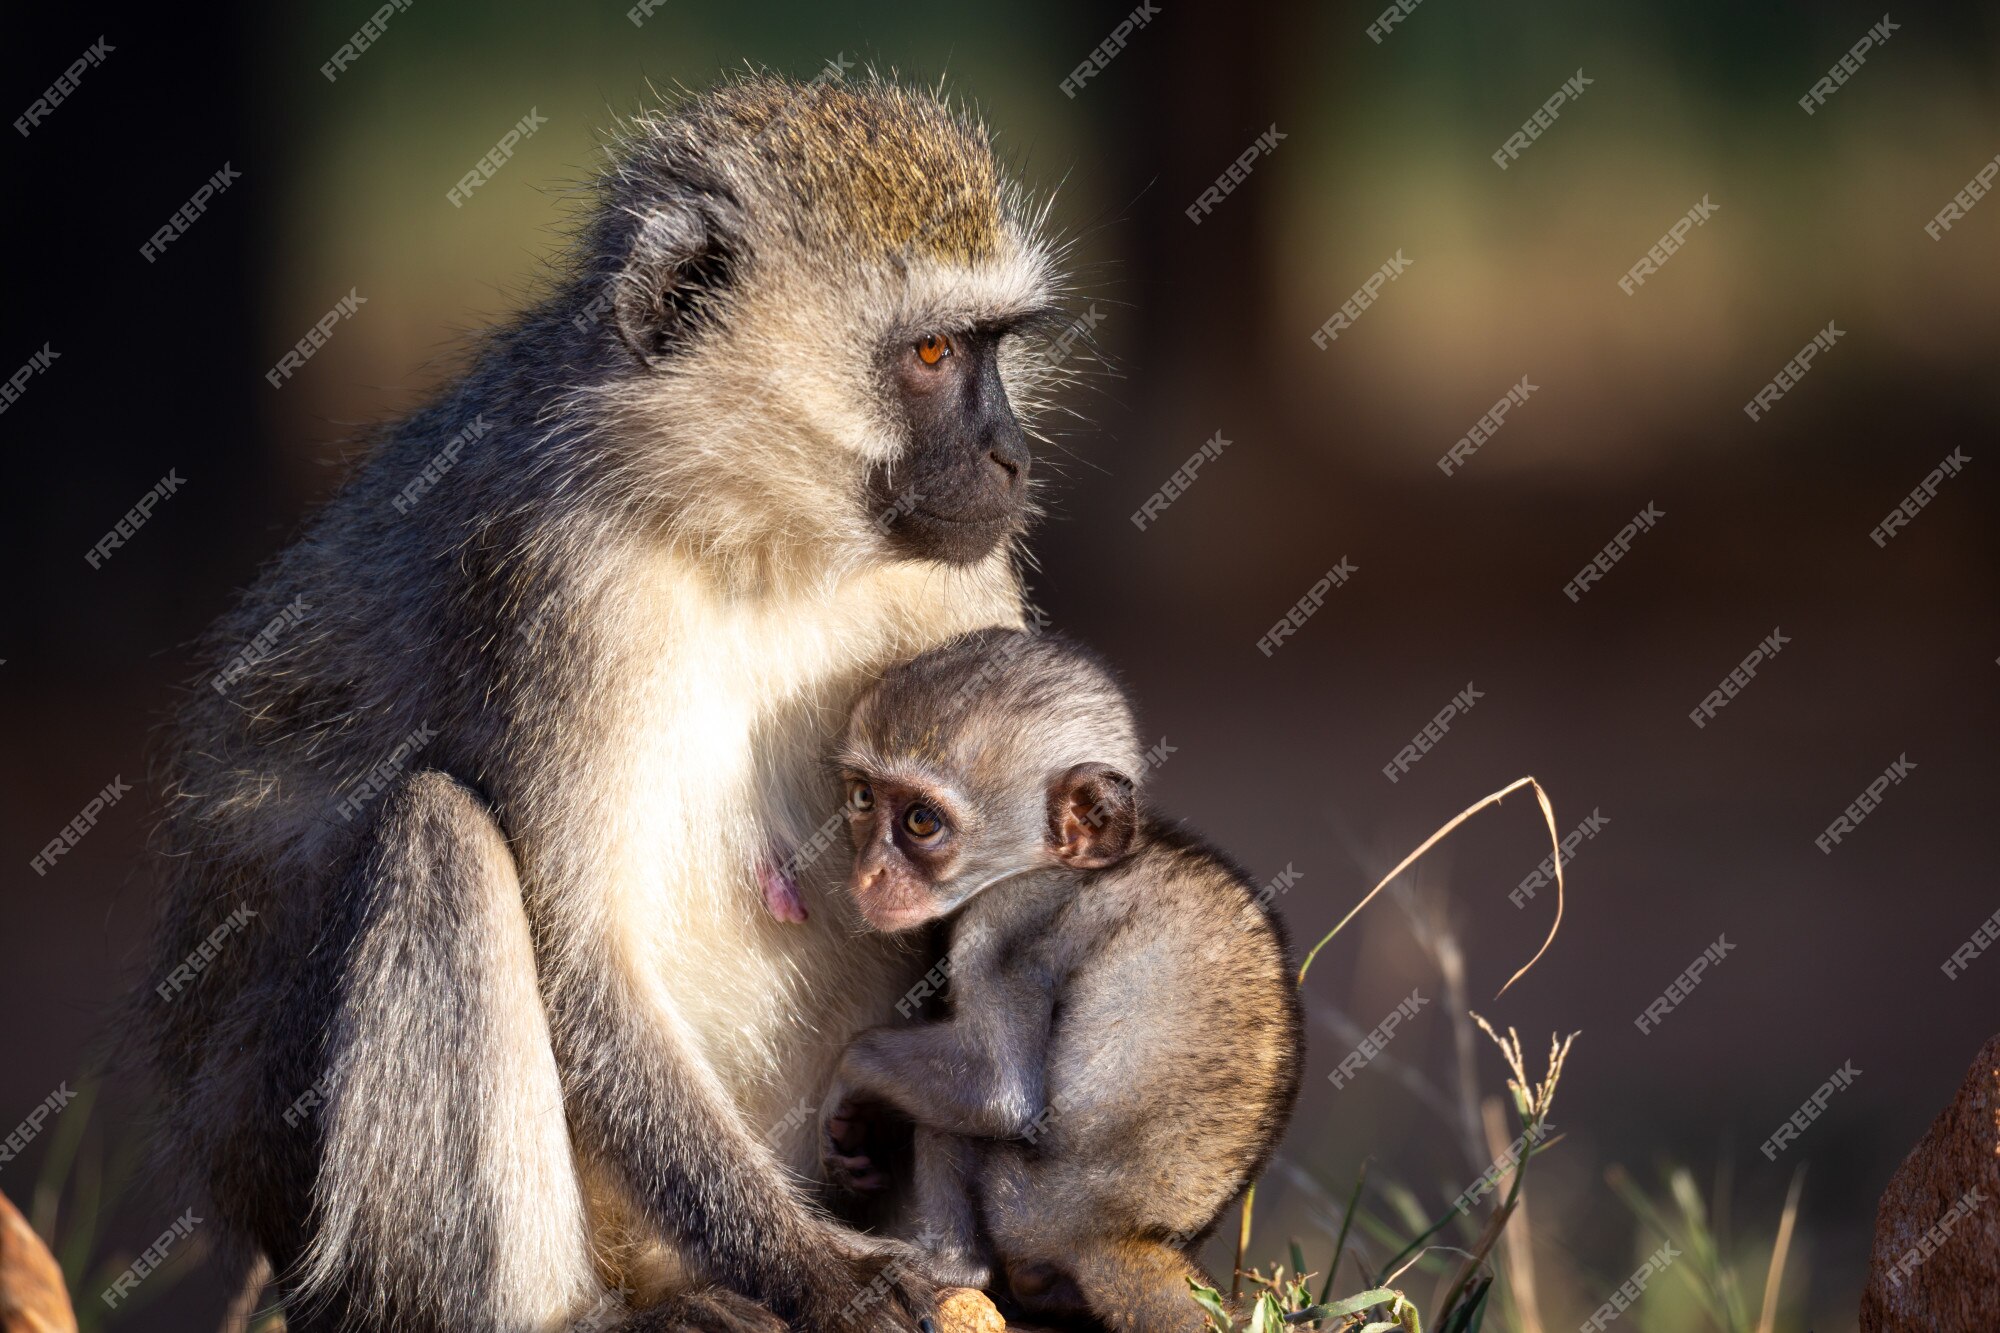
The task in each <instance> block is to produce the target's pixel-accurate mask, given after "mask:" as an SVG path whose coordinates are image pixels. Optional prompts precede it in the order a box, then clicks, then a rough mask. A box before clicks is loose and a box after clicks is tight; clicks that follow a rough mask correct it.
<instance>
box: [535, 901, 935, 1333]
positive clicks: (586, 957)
mask: <svg viewBox="0 0 2000 1333" xmlns="http://www.w3.org/2000/svg"><path fill="white" fill-rule="evenodd" d="M571 893H572V898H573V899H574V898H579V897H580V898H583V899H584V901H585V902H590V899H589V897H588V890H587V889H583V888H581V887H577V888H573V889H572V890H571ZM614 919H615V918H613V917H612V915H611V914H610V913H609V912H608V911H606V910H605V907H604V905H603V904H602V903H601V902H598V903H593V904H592V905H591V906H587V907H585V908H584V909H583V910H581V911H572V912H570V913H567V914H565V916H564V918H563V920H562V922H561V931H560V932H556V931H548V932H545V933H544V935H543V936H542V938H541V941H540V942H541V944H542V948H541V950H540V952H541V955H542V956H541V957H540V958H539V959H538V962H539V963H540V968H541V972H542V984H543V993H544V994H545V996H546V997H547V1000H548V1006H549V1012H550V1016H551V1020H552V1022H551V1027H552V1035H553V1039H554V1045H555V1055H556V1065H557V1067H558V1069H559V1070H560V1071H561V1074H562V1079H563V1087H564V1094H565V1095H564V1101H565V1104H566V1107H567V1110H568V1112H569V1121H570V1126H571V1132H572V1133H573V1135H574V1136H575V1138H576V1141H577V1146H578V1147H579V1148H580V1149H581V1150H582V1151H583V1153H584V1154H586V1155H588V1156H594V1157H597V1158H599V1159H601V1160H606V1161H609V1162H611V1163H613V1164H614V1165H615V1166H616V1167H617V1169H618V1170H619V1172H620V1173H621V1174H622V1175H623V1176H624V1178H625V1180H626V1181H627V1182H628V1183H629V1186H630V1188H631V1189H632V1191H633V1193H634V1195H635V1196H636V1198H637V1199H638V1201H639V1203H640V1205H641V1207H642V1208H644V1210H645V1211H646V1213H647V1215H648V1216H649V1218H650V1219H651V1220H652V1222H653V1223H654V1224H655V1225H656V1226H658V1227H659V1228H660V1229H661V1231H662V1232H664V1233H665V1234H666V1235H667V1236H668V1237H670V1238H671V1239H672V1241H673V1242H674V1244H675V1246H676V1248H677V1250H678V1252H679V1253H680V1255H681V1256H682V1257H683V1258H684V1259H685V1260H686V1262H687V1264H688V1267H689V1269H690V1270H691V1271H693V1272H694V1273H697V1274H699V1275H700V1276H701V1277H702V1278H704V1279H706V1280H708V1281H711V1282H716V1283H719V1284H721V1285H722V1286H724V1287H727V1288H729V1289H730V1290H732V1291H734V1292H737V1293H740V1294H742V1295H746V1296H750V1297H752V1298H754V1299H756V1300H758V1301H761V1302H763V1303H764V1304H766V1305H767V1306H768V1307H769V1308H770V1309H771V1310H772V1311H774V1312H775V1313H777V1314H778V1315H779V1316H781V1317H782V1318H784V1319H786V1320H787V1321H789V1323H790V1324H791V1326H792V1327H793V1328H794V1329H797V1330H806V1331H809V1333H836V1331H837V1330H840V1329H842V1328H843V1327H844V1326H845V1325H846V1324H847V1323H849V1322H851V1317H852V1311H851V1310H847V1309H846V1307H847V1306H848V1305H850V1304H851V1303H853V1302H855V1301H857V1300H862V1299H864V1293H865V1292H866V1291H868V1290H869V1289H875V1295H873V1296H872V1297H867V1298H866V1308H867V1309H868V1312H869V1319H870V1320H871V1321H872V1322H871V1324H870V1327H871V1328H881V1329H884V1330H891V1329H893V1330H896V1331H897V1333H914V1330H915V1329H916V1325H917V1317H918V1314H919V1313H920V1312H922V1311H925V1310H927V1309H928V1302H929V1300H930V1296H929V1293H928V1288H927V1287H926V1286H925V1285H924V1280H923V1278H922V1276H921V1274H920V1273H919V1272H918V1271H916V1270H912V1269H908V1268H907V1265H906V1262H905V1261H906V1260H907V1259H908V1257H909V1254H910V1252H909V1251H908V1249H907V1248H906V1247H901V1246H897V1245H895V1244H894V1243H893V1242H888V1241H879V1240H876V1239H874V1238H870V1237H863V1236H861V1235H858V1234H856V1233H854V1232H850V1231H848V1230H846V1229H845V1228H842V1227H839V1226H837V1225H836V1224H834V1223H833V1222H832V1221H831V1220H830V1219H828V1218H826V1217H825V1216H823V1215H822V1214H820V1213H818V1212H817V1211H815V1210H814V1209H813V1208H812V1207H811V1206H810V1205H809V1204H808V1203H807V1201H806V1199H805V1197H804V1195H803V1194H802V1193H801V1191H800V1190H799V1189H798V1187H797V1185H796V1184H795V1182H794V1177H793V1176H792V1174H791V1173H790V1172H789V1171H787V1170H786V1169H785V1167H784V1166H783V1164H782V1163H781V1162H780V1161H779V1160H778V1158H777V1155H776V1153H775V1152H774V1151H773V1150H772V1148H771V1147H770V1145H769V1144H767V1143H766V1142H765V1141H764V1140H763V1139H762V1138H761V1137H759V1136H758V1135H757V1134H756V1133H754V1132H753V1131H752V1129H751V1128H750V1126H749V1125H747V1124H746V1123H745V1122H744V1119H743V1117H742V1115H741V1114H740V1113H739V1112H738V1110H737V1108H736V1106H735V1105H734V1103H733V1102H731V1101H730V1099H729V1097H728V1095H727V1092H726V1090H725V1088H724V1085H723V1083H722V1081H721V1078H720V1077H719V1076H718V1074H717V1073H716V1071H715V1069H714V1068H713V1066H711V1065H710V1064H709V1062H708V1060H707V1059H706V1058H705V1057H704V1055H703V1053H702V1051H701V1050H700V1048H699V1047H698V1046H697V1045H696V1043H695V1039H694V1037H693V1035H692V1034H691V1033H690V1032H689V1031H688V1030H687V1028H686V1027H685V1025H684V1024H683V1023H682V1022H681V1021H680V1019H679V1017H678V1016H677V1015H676V1014H675V1013H674V1011H673V1009H672V1007H671V1003H670V1001H668V1000H667V999H666V998H665V997H663V996H662V995H660V994H659V993H658V992H657V991H656V990H655V989H654V988H653V987H652V986H651V985H649V983H648V981H647V971H646V968H645V967H644V966H643V964H642V963H641V962H640V961H639V960H638V959H636V958H634V957H633V956H631V955H630V954H629V953H628V952H627V951H626V950H625V949H623V948H622V947H621V944H622V937H621V935H620V933H619V932H618V931H617V930H616V929H615V927H614V925H613V921H614ZM843 1312H845V1313H843Z"/></svg>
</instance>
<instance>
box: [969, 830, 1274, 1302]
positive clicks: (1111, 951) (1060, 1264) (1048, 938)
mask: <svg viewBox="0 0 2000 1333" xmlns="http://www.w3.org/2000/svg"><path fill="white" fill-rule="evenodd" d="M1066 878H1069V879H1070V880H1071V883H1070V884H1068V885H1067V886H1065V887H1058V886H1057V885H1055V884H1047V885H1046V886H1044V885H1043V884H1038V885H1036V889H1037V890H1041V891H1045V892H1061V893H1065V894H1066V896H1067V901H1066V903H1064V905H1063V906H1062V907H1061V909H1060V910H1058V911H1057V912H1056V913H1055V914H1054V915H1053V917H1052V919H1051V920H1050V922H1049V930H1048V932H1047V933H1046V934H1045V935H1044V936H1043V937H1042V938H1041V939H1039V940H1036V941H1033V942H1029V941H1016V942H1015V946H1016V948H1017V949H1018V950H1019V952H1018V953H1017V955H1016V956H1017V957H1018V958H1019V959H1020V963H1019V965H1020V966H1024V967H1035V966H1043V965H1045V966H1047V967H1048V968H1049V969H1050V980H1051V982H1052V984H1053V990H1054V994H1055V1006H1054V1009H1053V1011H1052V1014H1051V1020H1050V1029H1049V1036H1048V1047H1047V1066H1046V1074H1045V1079H1046V1082H1045V1087H1046V1092H1047V1110H1046V1111H1045V1112H1044V1114H1043V1116H1042V1117H1041V1119H1040V1122H1039V1123H1038V1124H1037V1126H1036V1127H1035V1129H1034V1131H1033V1132H1032V1133H1031V1135H1030V1136H1028V1137H1027V1138H1026V1139H1025V1140H1023V1141H1021V1142H1018V1143H1007V1144H1002V1145H1000V1146H999V1148H998V1149H997V1150H996V1151H995V1153H994V1154H993V1157H992V1158H991V1159H990V1161H989V1164H988V1166H989V1170H988V1174H987V1178H986V1180H985V1183H984V1193H985V1200H984V1202H985V1207H984V1208H983V1210H982V1211H983V1212H984V1214H985V1220H986V1223H987V1225H988V1226H989V1227H990V1228H991V1229H992V1231H993V1234H994V1238H995V1241H996V1248H997V1249H998V1250H999V1251H1000V1252H1001V1253H1002V1254H1004V1255H1005V1256H1006V1258H1007V1262H1006V1269H1007V1272H1008V1275H1009V1277H1010V1279H1011V1280H1012V1282H1013V1284H1014V1285H1015V1286H1016V1287H1017V1288H1022V1287H1028V1288H1032V1287H1033V1286H1035V1285H1036V1278H1037V1270H1038V1269H1039V1271H1040V1276H1041V1277H1042V1279H1043V1280H1045V1281H1048V1282H1050V1283H1051V1284H1052V1285H1055V1286H1061V1285H1062V1284H1063V1282H1064V1281H1065V1279H1067V1280H1068V1281H1070V1282H1071V1283H1073V1284H1074V1286H1075V1287H1076V1289H1077V1290H1076V1291H1075V1293H1074V1294H1075V1296H1076V1298H1077V1299H1078V1301H1079V1303H1081V1304H1083V1305H1085V1306H1086V1307H1088V1308H1089V1309H1090V1311H1091V1313H1093V1314H1094V1315H1096V1316H1097V1317H1098V1318H1099V1319H1102V1320H1104V1321H1105V1322H1106V1323H1107V1324H1109V1325H1110V1326H1111V1327H1113V1328H1135V1329H1151V1328H1162V1329H1164V1328H1178V1327H1182V1326H1183V1325H1185V1326H1186V1327H1189V1328H1200V1327H1201V1319H1200V1315H1199V1311H1198V1310H1197V1308H1196V1307H1195V1306H1194V1303H1193V1302H1192V1301H1191V1300H1190V1299H1189V1298H1188V1296H1187V1290H1186V1283H1185V1281H1184V1279H1185V1278H1186V1277H1189V1276H1198V1275H1199V1270H1198V1269H1196V1268H1195V1266H1194V1265H1193V1264H1192V1263H1191V1262H1190V1260H1189V1259H1188V1258H1187V1255H1188V1254H1189V1253H1190V1252H1191V1251H1192V1250H1193V1248H1194V1246H1195V1244H1196V1243H1197V1242H1198V1241H1199V1240H1201V1239H1202V1238H1205V1237H1206V1236H1207V1235H1208V1234H1209V1232H1211V1231H1212V1230H1213V1229H1214V1227H1215V1225H1216V1223H1217V1221H1218V1220H1219V1218H1220V1216H1221V1214H1222V1213H1223V1211H1224V1210H1225V1209H1226V1208H1228V1206H1229V1205H1230V1203H1231V1202H1232V1201H1233V1200H1234V1199H1236V1198H1237V1197H1238V1196H1239V1195H1240V1194H1241V1193H1242V1192H1243V1190H1244V1188H1245V1187H1247V1186H1248V1185H1249V1183H1250V1182H1251V1181H1252V1180H1254V1179H1255V1178H1256V1176H1257V1174H1258V1173H1259V1172H1260V1171H1261V1170H1262V1169H1263V1167H1264V1165H1265V1164H1266V1163H1267V1162H1268V1161H1269V1160H1270V1157H1271V1154H1272V1153H1273V1152H1274V1151H1275V1149H1276V1147H1277V1144H1278V1141H1279V1139H1280V1138H1281V1137H1282V1135H1283V1133H1284V1129H1285V1125H1286V1123H1287V1121H1288V1120H1289V1119H1290V1116H1291V1112H1292V1106H1293V1103H1294V1101H1295V1100H1296V1098H1297V1094H1298V1086H1299V1064H1300V1055H1301V1048H1302V1043H1303V1034H1302V1024H1301V1017H1300V1009H1299V1000H1298V990H1297V987H1296V986H1295V985H1294V984H1293V979H1292V972H1291V967H1290V964H1289V962H1288V960H1287V949H1286V942H1285V938H1284V931H1283V927H1282V925H1281V924H1280V922H1279V921H1278V919H1277V918H1276V917H1275V916H1273V915H1272V914H1271V912H1270V911H1269V910H1268V909H1267V908H1266V906H1264V905H1263V904H1262V903H1261V902H1260V901H1259V900H1258V896H1257V891H1256V887H1255V885H1254V884H1253V883H1252V882H1251V881H1250V880H1249V878H1248V877H1247V876H1246V875H1245V874H1244V873H1243V872H1242V870H1241V869H1239V868H1238V867H1237V866H1236V865H1235V864H1234V863H1233V862H1231V861H1230V860H1229V859H1228V858H1227V857H1226V856H1224V855H1223V854H1221V853H1220V852H1218V851H1216V850H1215V849H1214V848H1213V847H1211V846H1209V845H1207V844H1206V843H1204V842H1203V841H1202V840H1201V839H1200V838H1199V837H1197V836H1196V835H1194V834H1193V833H1191V832H1189V831H1188V830H1186V829H1185V828H1182V827H1181V826H1179V825H1177V824H1174V823H1170V822H1167V821H1164V820H1161V819H1159V818H1158V817H1156V816H1154V815H1152V814H1151V813H1150V812H1148V813H1146V814H1144V815H1143V816H1142V817H1141V819H1140V822H1139V826H1138V830H1137V836H1136V837H1135V839H1134V841H1133V844H1132V848H1131V851H1130V852H1129V853H1128V854H1127V856H1126V857H1125V858H1124V859H1123V860H1121V861H1120V862H1119V863H1118V864H1116V865H1115V866H1112V867H1110V868H1108V869H1105V870H1100V871H1096V872H1091V873H1087V874H1081V875H1072V876H1067V877H1066ZM981 906H982V904H980V903H978V902H975V903H973V904H972V905H971V906H970V907H969V909H968V919H967V920H965V921H963V922H961V923H960V925H959V929H961V930H964V929H977V928H978V927H977V925H976V922H977V916H978V914H979V913H980V909H981ZM995 906H996V907H997V906H998V904H995ZM1023 1294H1024V1295H1027V1294H1030V1292H1026V1291H1024V1292H1023ZM1062 1295H1063V1293H1060V1292H1056V1291H1052V1292H1050V1293H1048V1297H1047V1298H1045V1299H1044V1302H1042V1303H1045V1304H1048V1305H1053V1306H1057V1307H1060V1306H1063V1305H1066V1304H1069V1303H1070V1302H1068V1301H1066V1300H1064V1299H1062Z"/></svg>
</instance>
